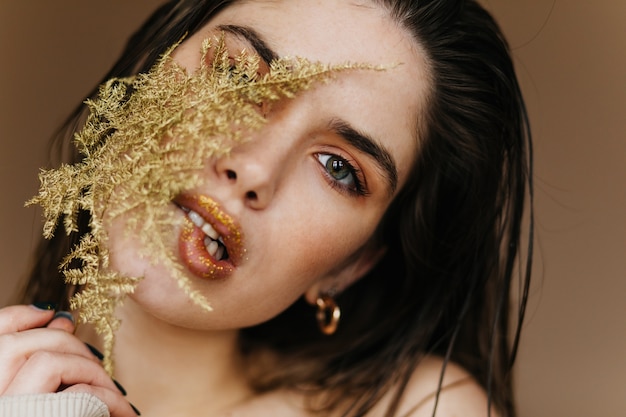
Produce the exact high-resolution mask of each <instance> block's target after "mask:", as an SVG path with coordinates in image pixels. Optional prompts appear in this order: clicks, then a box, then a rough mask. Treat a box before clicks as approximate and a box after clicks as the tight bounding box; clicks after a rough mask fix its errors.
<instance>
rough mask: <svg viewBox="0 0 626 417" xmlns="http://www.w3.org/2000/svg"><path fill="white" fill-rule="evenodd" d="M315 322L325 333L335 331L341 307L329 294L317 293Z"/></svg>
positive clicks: (328, 333) (329, 333)
mask: <svg viewBox="0 0 626 417" xmlns="http://www.w3.org/2000/svg"><path fill="white" fill-rule="evenodd" d="M315 303H316V304H317V313H316V314H315V317H316V318H317V324H318V326H319V327H320V330H321V331H322V333H324V334H325V335H331V334H333V333H335V332H336V331H337V326H339V318H341V309H339V306H338V305H337V303H336V302H335V300H334V299H333V298H332V297H331V296H329V295H319V296H318V297H317V300H315Z"/></svg>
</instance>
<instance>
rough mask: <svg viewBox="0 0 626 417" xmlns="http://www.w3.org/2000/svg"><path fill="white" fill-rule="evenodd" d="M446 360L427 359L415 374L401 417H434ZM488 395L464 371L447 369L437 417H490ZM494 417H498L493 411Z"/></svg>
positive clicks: (456, 367)
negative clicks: (438, 388) (442, 370)
mask: <svg viewBox="0 0 626 417" xmlns="http://www.w3.org/2000/svg"><path fill="white" fill-rule="evenodd" d="M442 366H443V360H442V359H441V358H438V357H428V358H426V359H425V360H424V361H423V362H422V363H421V364H420V366H419V367H418V368H417V369H416V370H415V371H414V372H413V376H412V377H411V380H410V381H409V384H408V386H407V388H406V391H405V393H404V396H403V398H402V401H401V403H400V409H399V411H398V413H397V416H399V417H432V416H433V409H434V407H435V402H436V395H437V387H438V385H439V378H440V375H441V369H442ZM487 415H488V412H487V394H486V392H485V391H484V389H483V388H482V387H481V386H480V384H478V382H476V380H475V379H474V378H472V376H471V375H470V374H469V373H468V372H467V371H466V370H465V369H463V368H462V367H460V366H458V365H456V364H454V363H449V364H448V365H447V366H446V371H445V374H444V379H443V384H442V390H441V392H440V394H439V400H438V402H437V413H436V414H435V416H436V417H454V416H464V417H487ZM491 417H498V414H497V413H496V412H495V410H493V409H492V410H491Z"/></svg>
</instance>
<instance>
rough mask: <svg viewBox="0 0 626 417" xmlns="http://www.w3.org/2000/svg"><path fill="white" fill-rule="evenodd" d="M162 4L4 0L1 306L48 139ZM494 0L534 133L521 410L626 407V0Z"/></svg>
mask: <svg viewBox="0 0 626 417" xmlns="http://www.w3.org/2000/svg"><path fill="white" fill-rule="evenodd" d="M157 3H159V1H157V0H133V1H125V0H106V1H105V0H100V1H95V0H90V1H84V0H63V1H43V0H39V1H34V0H33V1H22V2H18V1H15V0H14V1H8V0H0V198H1V204H0V236H1V239H0V265H1V266H2V275H1V278H0V305H4V304H6V303H8V302H9V295H10V293H11V292H12V291H13V290H14V288H15V286H16V283H17V282H18V280H19V278H21V277H22V276H23V274H24V270H25V268H26V265H27V263H28V259H29V255H28V254H29V252H30V251H31V248H32V246H33V242H34V238H33V236H35V235H37V234H38V233H39V226H40V223H39V215H38V214H37V213H36V212H35V210H33V209H24V208H22V204H23V202H24V201H25V200H26V199H28V198H29V197H30V196H32V195H33V194H34V193H35V191H36V187H37V179H36V173H37V169H38V167H40V166H42V165H45V163H46V148H45V143H46V140H47V138H48V137H49V135H50V133H51V132H52V130H53V129H54V128H55V127H56V126H58V124H59V123H60V122H61V120H62V119H63V118H64V116H65V115H66V114H67V113H68V112H69V111H70V109H71V108H72V107H73V106H74V104H75V103H77V101H78V100H80V99H81V97H82V96H83V95H84V94H85V93H86V92H87V91H88V90H89V89H90V87H91V86H92V85H93V84H94V83H95V82H96V81H97V80H98V79H99V78H100V77H101V76H102V75H103V74H104V72H105V70H106V69H107V68H108V65H110V64H111V63H112V62H113V59H114V58H115V57H116V55H117V54H118V52H119V51H120V48H121V46H122V44H123V40H124V39H125V38H126V37H127V36H128V35H129V34H130V33H131V31H132V30H133V29H134V28H135V26H136V25H137V23H138V22H139V21H141V20H142V19H143V18H144V17H145V16H147V15H148V13H149V11H150V10H151V9H152V8H153V6H154V5H155V4H157ZM484 3H485V4H486V5H487V7H488V8H489V9H490V10H492V11H493V13H494V14H495V15H496V17H497V18H498V19H499V20H500V22H501V24H502V26H503V28H504V31H505V32H506V33H507V35H508V37H509V40H510V43H511V45H512V47H513V50H514V55H515V60H516V64H517V67H518V70H519V74H520V79H521V81H522V84H523V89H524V92H525V95H526V99H527V103H528V106H529V110H530V115H531V119H532V123H533V127H534V134H535V151H536V153H535V162H536V171H535V181H536V208H537V234H538V239H537V245H536V257H537V261H536V264H535V265H536V267H535V278H534V279H535V281H534V284H533V294H532V296H533V299H532V302H531V304H530V307H529V314H528V321H527V323H526V326H525V335H524V336H525V338H524V339H523V340H522V345H521V352H520V357H519V362H518V367H517V392H518V396H519V402H520V411H521V416H522V417H531V416H532V417H541V416H570V417H575V416H581V417H582V416H585V417H586V416H590V415H606V416H626V382H625V380H626V305H625V299H626V129H625V128H626V114H625V113H626V1H624V0H595V1H593V2H591V1H588V0H562V1H558V0H485V1H484ZM95 5H97V8H96V6H95Z"/></svg>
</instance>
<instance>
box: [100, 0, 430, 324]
mask: <svg viewBox="0 0 626 417" xmlns="http://www.w3.org/2000/svg"><path fill="white" fill-rule="evenodd" d="M221 32H224V33H225V43H226V45H227V46H228V48H229V50H231V51H237V52H239V51H241V50H246V51H247V52H248V53H251V54H257V55H259V56H260V57H261V58H262V61H261V67H260V71H261V72H262V71H263V70H264V68H267V63H264V62H263V60H269V59H271V58H272V57H273V56H274V57H287V56H289V57H304V58H307V59H309V60H311V61H321V62H323V63H329V64H342V63H347V62H350V63H370V64H373V65H385V66H387V67H388V68H387V69H386V70H385V71H373V70H358V71H346V72H341V73H338V74H337V75H336V76H335V78H334V79H333V80H331V81H330V82H328V83H320V84H319V85H316V86H315V87H314V88H312V89H310V90H308V91H305V92H303V93H301V94H299V95H298V96H297V97H296V98H294V99H288V100H283V101H279V102H277V103H273V104H272V105H271V106H268V108H267V109H265V110H264V111H265V117H266V119H267V124H266V125H265V126H264V127H262V128H261V129H260V130H259V131H255V132H254V133H252V135H253V138H252V140H251V141H250V142H247V143H245V144H242V145H238V146H237V147H235V148H234V149H233V150H232V152H231V153H230V154H229V155H228V156H226V157H222V158H219V159H211V160H209V161H207V164H206V167H205V169H204V171H203V180H202V183H201V184H200V185H198V186H197V187H196V188H194V189H190V190H187V191H186V192H185V193H184V194H183V195H181V196H180V197H179V198H177V199H176V202H173V203H172V205H171V210H172V212H173V213H175V216H179V217H180V218H183V217H187V218H192V220H195V223H196V225H194V226H191V224H192V223H190V222H189V223H188V224H189V225H188V226H186V227H181V228H180V229H177V230H174V231H173V232H172V233H173V234H174V236H175V238H176V241H177V246H178V248H177V249H176V250H177V253H178V257H179V261H180V264H181V265H182V266H183V268H184V270H185V274H186V275H187V276H188V277H189V279H190V280H191V281H192V283H193V285H194V287H195V288H196V289H197V290H199V291H200V292H201V293H202V294H203V295H204V296H205V297H206V298H207V299H208V301H209V302H210V303H211V306H212V307H213V309H214V312H212V313H209V314H207V313H204V312H203V311H202V310H201V309H199V308H196V307H194V306H193V304H191V303H190V302H189V299H188V297H187V295H185V294H184V293H183V291H181V290H180V289H179V288H178V286H177V283H176V282H175V281H174V280H173V279H171V277H170V276H169V271H168V270H167V269H166V268H164V267H163V266H162V265H159V264H158V263H152V262H151V261H150V260H147V259H144V258H143V257H142V256H140V255H139V248H137V245H138V244H137V241H136V239H133V238H132V237H129V236H127V235H126V234H124V233H123V232H122V231H121V227H117V226H116V225H114V226H113V227H112V229H111V230H110V231H109V237H110V240H109V247H110V250H111V262H112V266H113V268H114V269H117V270H118V271H119V272H122V273H124V274H128V275H133V276H144V277H145V279H144V280H143V281H142V282H141V283H140V284H139V287H138V288H137V290H136V292H135V293H134V294H133V295H132V298H133V299H134V300H135V301H136V302H138V303H139V304H140V305H141V306H142V307H143V308H144V309H145V310H147V311H149V312H150V313H151V314H153V315H156V316H157V317H159V318H162V319H165V320H167V321H170V322H174V323H177V324H179V325H184V326H190V327H200V328H235V327H242V326H248V325H253V324H256V323H259V322H262V321H265V320H267V319H269V318H271V317H273V316H274V315H276V314H278V313H279V312H281V311H282V310H284V309H285V308H286V307H288V306H289V305H290V304H291V303H293V302H294V301H295V300H296V299H297V298H299V297H300V296H302V295H303V294H306V295H307V298H309V299H314V297H315V295H316V294H317V293H318V292H320V291H329V290H342V289H344V288H345V287H347V286H348V285H349V284H350V283H351V282H353V281H354V280H355V279H358V278H359V277H360V276H361V275H363V274H364V273H365V272H367V270H368V269H369V268H370V267H371V266H373V263H374V262H375V260H376V257H377V256H378V255H380V254H381V253H382V249H381V248H379V247H377V246H376V245H375V244H372V235H373V233H374V231H375V229H376V227H377V225H378V223H379V222H380V220H381V218H382V216H383V214H384V213H385V210H386V209H387V208H388V206H389V204H390V203H391V201H392V199H393V197H394V196H395V194H396V193H397V190H399V189H400V188H401V187H402V185H403V184H404V183H405V181H406V177H407V172H408V170H409V168H410V166H411V164H412V162H413V160H414V157H415V155H416V152H417V148H418V138H417V137H416V131H417V130H418V126H417V121H418V120H419V119H420V118H419V115H420V114H421V113H422V112H423V111H424V106H425V97H426V95H427V91H428V88H429V84H428V81H427V80H428V74H427V66H426V62H425V59H424V56H423V54H422V53H421V50H420V48H419V47H418V45H417V44H416V42H414V41H413V40H412V38H411V36H410V34H409V33H408V32H407V31H405V30H404V29H403V28H400V27H399V26H398V25H397V24H396V23H395V22H394V21H392V20H391V18H389V17H388V16H387V13H386V12H385V11H384V10H382V9H381V8H379V7H378V6H375V5H373V4H372V3H370V2H368V1H337V0H298V1H296V0H288V1H241V2H237V3H235V4H234V5H232V6H230V7H228V8H227V9H225V10H223V11H222V12H220V13H219V14H218V15H217V16H216V17H215V18H213V19H212V20H211V22H210V23H208V24H207V25H206V26H205V27H204V28H202V29H201V30H200V31H199V32H197V33H196V34H194V35H193V36H191V37H189V38H188V39H187V40H185V42H184V43H183V44H182V45H180V46H179V47H178V48H177V49H176V50H175V51H174V55H173V56H174V59H175V60H176V61H177V62H179V63H180V64H181V65H182V66H184V67H185V68H186V69H187V70H188V71H195V70H196V69H197V68H198V66H199V63H200V59H201V44H202V41H203V40H204V39H206V38H209V37H213V36H216V35H218V34H219V33H221ZM190 210H191V211H190ZM193 212H195V213H197V214H198V215H199V218H195V219H194V217H197V216H196V214H194V213H193ZM206 224H209V225H211V226H210V228H212V229H215V231H216V232H217V233H218V234H219V235H221V236H222V238H221V239H218V241H219V240H223V241H224V242H225V244H226V247H225V253H227V255H224V254H223V249H222V248H221V246H223V245H222V244H221V243H217V242H213V239H206V238H207V236H206V234H207V233H208V234H209V235H212V234H213V233H214V231H211V230H209V229H208V228H207V226H206ZM203 226H204V231H202V228H203ZM213 237H217V236H213ZM205 240H206V245H205ZM216 248H217V250H216ZM223 256H227V258H226V259H219V258H221V257H223Z"/></svg>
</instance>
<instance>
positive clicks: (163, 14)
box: [25, 0, 532, 416]
mask: <svg viewBox="0 0 626 417" xmlns="http://www.w3.org/2000/svg"><path fill="white" fill-rule="evenodd" d="M228 3H230V2H229V1H208V0H205V1H197V0H180V1H170V2H168V3H166V4H165V5H164V6H162V7H161V8H160V9H158V10H157V11H156V12H155V13H154V15H153V16H152V17H151V18H150V19H149V20H148V21H147V22H146V23H145V24H144V25H143V26H142V27H141V28H140V29H139V31H138V32H136V34H135V35H133V36H132V37H131V39H130V40H129V42H128V45H127V47H126V49H125V51H124V52H123V54H122V57H121V58H120V60H119V61H118V62H117V63H116V64H115V66H114V67H113V68H112V69H111V71H109V73H108V74H107V76H106V77H105V79H108V78H111V77H115V76H118V77H119V76H126V75H131V74H134V73H137V72H141V71H145V70H147V69H148V68H149V67H150V66H151V65H152V64H153V63H154V62H155V60H156V59H157V58H158V56H159V55H160V54H161V53H163V52H164V51H165V49H166V48H167V47H168V46H170V45H172V44H173V43H174V42H176V41H178V40H179V39H180V38H181V37H182V36H183V35H184V34H185V33H193V32H194V31H196V30H198V29H199V28H200V27H201V26H202V25H203V24H204V23H205V22H206V21H208V20H209V19H210V18H211V16H213V15H214V14H215V12H216V11H218V10H219V9H221V8H222V7H224V6H226V5H227V4H228ZM377 3H378V4H380V6H381V7H383V8H385V9H386V10H387V11H388V12H389V14H390V15H391V16H392V17H393V18H394V19H395V20H396V21H397V22H399V24H400V25H401V26H403V27H405V28H406V29H408V30H409V31H410V33H412V34H413V36H414V38H415V41H416V42H418V43H419V44H420V45H421V47H422V48H423V50H424V51H425V52H426V54H427V59H428V62H429V63H430V65H431V68H430V72H431V74H432V83H433V85H432V88H431V93H430V96H429V97H428V106H427V113H426V114H425V115H420V116H419V117H420V118H421V120H420V123H419V125H420V126H422V127H421V130H420V132H418V133H419V137H420V147H419V152H418V154H417V155H416V157H415V162H414V166H413V168H412V171H411V175H410V177H409V179H408V181H407V183H406V185H405V186H404V188H403V189H402V190H401V192H400V193H399V195H398V196H397V197H396V199H395V200H394V202H393V203H392V205H391V207H390V209H389V210H388V212H387V213H386V215H385V217H384V219H383V221H382V222H381V225H380V227H379V230H378V233H379V237H380V239H381V242H382V243H383V244H384V245H386V246H387V248H388V250H387V252H386V255H385V256H384V258H383V259H382V260H381V261H380V262H379V263H378V265H377V266H376V267H375V268H374V269H373V270H372V271H371V272H370V273H369V274H368V275H366V276H365V277H364V278H363V279H361V280H360V281H359V282H357V283H356V284H354V285H353V286H351V287H350V288H349V289H348V290H346V291H345V292H344V293H342V294H341V295H339V296H338V298H337V301H338V303H339V304H340V305H341V308H342V312H343V314H342V315H343V318H342V322H341V326H340V328H339V330H338V332H337V333H336V334H335V335H333V336H332V337H326V336H323V335H321V334H320V333H319V331H318V330H317V328H316V326H315V321H314V313H313V311H312V309H311V308H310V307H309V306H308V305H306V304H305V303H304V302H302V301H299V302H296V303H295V304H294V305H293V306H291V307H290V308H288V309H287V310H286V311H284V312H283V313H281V314H279V315H278V316H277V317H275V318H274V319H272V320H270V321H268V322H266V323H263V324H260V325H258V326H254V327H251V328H247V329H243V330H242V331H241V337H240V344H241V349H242V352H243V353H244V355H245V357H247V358H248V359H249V361H250V364H251V366H250V367H249V368H250V369H251V375H250V379H251V383H252V385H253V386H254V387H256V388H257V389H258V390H259V391H264V390H271V389H275V388H280V387H294V386H297V387H301V388H302V389H307V390H311V392H312V393H324V394H325V399H326V400H325V402H323V403H321V405H320V404H319V403H318V404H317V406H318V407H319V408H320V409H321V410H325V409H331V408H338V407H340V408H341V410H344V414H345V415H346V416H361V415H364V414H365V413H366V412H367V410H369V409H370V408H371V407H372V406H373V405H374V404H375V403H376V402H377V401H378V400H379V399H380V398H381V397H382V395H383V394H385V393H386V392H388V391H389V390H390V389H391V388H392V386H396V387H397V386H399V387H400V389H399V390H397V391H396V397H395V399H394V401H392V403H391V406H390V408H389V410H388V412H387V415H388V416H392V415H394V413H395V412H396V410H397V406H398V404H399V400H400V397H401V395H402V392H403V389H404V386H405V385H406V383H407V382H408V379H409V377H410V376H411V374H412V372H413V370H414V369H415V367H416V366H417V364H418V363H419V361H420V360H421V359H422V358H423V357H424V356H425V355H439V356H441V357H443V358H444V363H448V362H449V361H454V362H456V363H458V364H460V365H461V366H463V367H464V368H465V369H466V370H467V371H469V372H470V373H471V374H472V375H473V376H474V378H475V379H476V380H477V381H478V382H479V383H480V384H481V385H482V386H483V387H484V388H485V389H486V390H487V392H488V397H489V401H490V402H491V403H492V404H493V405H495V407H496V409H497V410H498V411H499V412H500V413H501V414H502V415H503V416H514V415H515V409H514V404H513V393H512V388H511V367H512V365H513V361H514V358H515V352H516V348H517V343H518V337H519V332H520V327H521V322H522V320H523V316H524V307H525V304H526V295H527V290H528V284H529V279H530V262H531V253H532V178H531V168H532V160H531V141H530V132H529V129H528V121H527V117H526V111H525V107H524V102H523V99H522V96H521V93H520V88H519V85H518V83H517V79H516V76H515V71H514V68H513V64H512V62H511V58H510V51H509V48H508V46H507V43H506V41H505V40H504V37H503V35H502V33H501V31H500V30H499V28H498V26H497V24H496V23H495V22H494V20H493V19H492V18H491V16H490V15H489V14H488V13H487V12H486V11H485V10H484V9H483V8H481V7H480V6H479V5H478V4H477V3H476V2H475V1H473V0H419V1H415V0H377ZM95 91H96V90H94V91H93V92H92V94H95ZM84 112H85V109H84V107H83V106H80V107H79V108H77V110H76V111H75V112H74V114H73V115H72V116H71V117H70V118H69V119H68V122H67V123H66V125H65V126H64V128H63V129H62V130H61V132H60V133H59V135H58V137H59V138H61V142H60V146H66V147H67V148H66V149H69V147H68V145H67V144H68V143H69V140H68V138H69V137H71V134H72V133H73V132H74V131H75V130H76V129H77V127H78V126H79V125H80V121H81V120H82V118H83V117H84ZM416 117H418V116H417V115H416ZM70 152H71V155H72V156H71V157H69V160H74V161H75V160H76V158H77V155H76V154H75V152H73V151H71V150H70ZM526 196H530V197H531V203H530V226H529V228H530V230H529V231H530V243H529V246H528V247H527V248H526V250H525V251H523V250H521V249H520V244H521V225H522V218H523V212H524V207H525V198H526ZM84 216H88V214H87V213H85V214H84ZM84 224H85V225H86V224H87V222H86V217H85V222H84ZM83 230H84V229H83ZM75 241H76V236H70V237H66V236H65V235H64V234H63V233H62V232H60V233H58V234H57V235H56V236H55V238H54V239H52V240H51V241H44V242H42V244H41V246H40V248H39V251H38V255H37V263H36V265H35V267H34V269H33V273H32V278H31V280H30V282H29V284H28V286H27V289H26V296H25V299H26V301H29V302H33V301H43V300H45V301H50V300H58V301H59V302H60V303H61V304H62V305H63V304H65V303H66V302H67V298H68V296H69V295H70V294H71V293H72V292H73V291H74V290H75V289H73V288H66V287H65V286H64V284H63V283H62V278H61V277H60V275H59V273H58V271H57V266H58V264H59V262H60V259H61V258H62V257H63V256H64V255H65V254H67V252H68V251H69V248H70V247H71V245H72V244H73V242H75ZM520 252H525V254H524V256H525V262H524V260H523V259H519V258H520V257H521V256H522V255H521V254H520ZM517 264H521V265H522V266H521V267H520V269H521V273H520V276H521V281H522V282H521V283H520V285H521V288H522V292H521V294H522V295H521V301H520V303H519V305H518V306H517V307H518V311H517V312H516V313H517V314H516V316H517V323H516V330H515V331H514V332H513V334H514V335H515V336H514V340H513V341H512V342H511V341H510V340H509V334H510V331H509V320H510V311H509V310H510V308H511V306H510V300H509V292H510V288H511V282H512V280H513V277H514V275H517V274H514V270H515V269H516V265H517ZM444 368H445V366H444ZM443 372H444V369H442V374H443ZM433 413H434V411H433Z"/></svg>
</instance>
